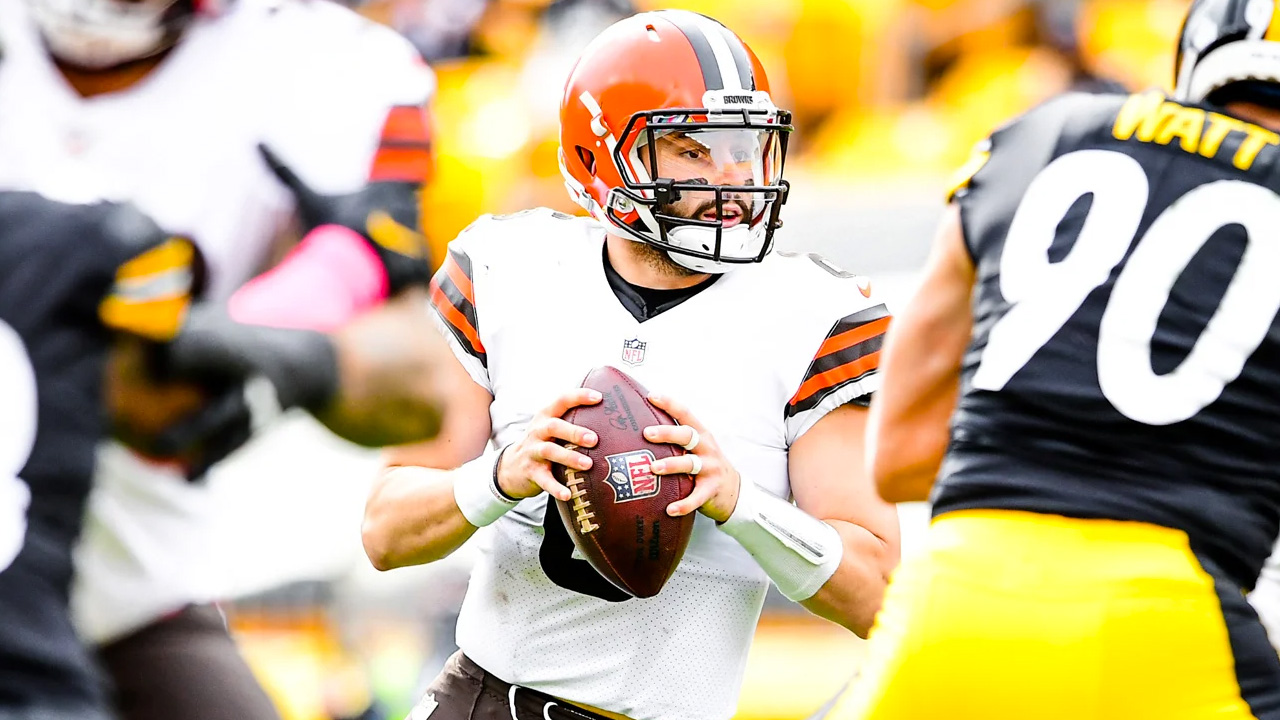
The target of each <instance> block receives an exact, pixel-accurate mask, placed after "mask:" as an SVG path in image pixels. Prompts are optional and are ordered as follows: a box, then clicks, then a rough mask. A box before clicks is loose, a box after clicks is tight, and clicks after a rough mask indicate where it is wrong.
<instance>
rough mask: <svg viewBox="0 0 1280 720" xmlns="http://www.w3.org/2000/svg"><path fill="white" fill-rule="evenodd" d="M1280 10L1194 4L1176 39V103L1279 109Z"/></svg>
mask: <svg viewBox="0 0 1280 720" xmlns="http://www.w3.org/2000/svg"><path fill="white" fill-rule="evenodd" d="M1278 10H1280V3H1278V2H1277V0H1195V2H1194V3H1193V4H1192V5H1191V9H1190V10H1189V11H1188V12H1187V19H1186V21H1185V22H1183V24H1182V33H1181V35H1180V36H1179V38H1178V58H1177V63H1176V64H1175V66H1174V91H1175V94H1176V96H1177V98H1178V99H1179V100H1182V101H1188V102H1199V101H1202V100H1209V101H1211V102H1217V103H1221V102H1224V101H1226V100H1227V99H1245V98H1247V99H1249V100H1254V101H1258V102H1262V103H1264V104H1268V105H1273V106H1280V12H1278Z"/></svg>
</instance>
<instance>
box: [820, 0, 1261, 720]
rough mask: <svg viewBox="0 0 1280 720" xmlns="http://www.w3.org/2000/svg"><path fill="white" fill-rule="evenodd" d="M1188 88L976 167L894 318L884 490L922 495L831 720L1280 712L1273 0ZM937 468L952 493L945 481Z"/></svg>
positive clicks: (1054, 116)
mask: <svg viewBox="0 0 1280 720" xmlns="http://www.w3.org/2000/svg"><path fill="white" fill-rule="evenodd" d="M1175 87H1176V92H1175V94H1174V95H1173V96H1166V95H1165V94H1163V93H1161V92H1159V91H1151V92H1144V93H1141V94H1136V95H1129V96H1124V95H1112V96H1101V95H1092V96H1091V95H1082V94H1069V95H1065V96H1062V97H1060V98H1058V99H1055V100H1052V101H1050V102H1048V103H1046V104H1044V105H1042V106H1041V107H1039V108H1037V109H1034V110H1032V111H1031V112H1029V113H1028V114H1026V115H1024V116H1023V117H1021V118H1020V119H1018V120H1015V121H1014V122H1012V123H1010V124H1009V125H1007V126H1005V127H1003V128H1001V129H999V130H997V131H996V132H995V133H994V134H993V135H992V136H991V137H990V138H989V140H988V141H987V142H985V143H984V144H983V145H981V146H980V147H979V149H978V152H977V154H976V155H975V158H974V161H973V162H972V163H971V165H970V166H969V167H968V169H967V170H966V171H965V172H964V173H963V174H962V179H963V182H962V183H961V184H960V186H959V187H958V188H957V190H956V192H955V194H954V196H953V202H952V203H951V206H950V208H949V209H948V210H947V213H946V215H945V218H944V220H943V222H942V224H941V227H940V230H939V232H938V235H937V239H936V244H935V247H934V250H933V253H932V256H931V257H930V259H929V261H928V263H927V266H926V268H925V271H924V281H923V284H922V285H921V288H920V290H919V292H918V294H917V295H916V296H915V298H914V299H913V300H912V301H911V303H910V304H909V305H908V306H907V308H906V310H905V312H903V313H902V314H901V315H900V316H899V317H898V318H897V322H896V324H895V326H894V328H893V330H892V331H891V332H890V333H889V339H888V344H887V347H886V349H885V360H884V366H885V367H884V374H885V380H884V388H883V390H882V391H881V395H880V398H879V401H878V402H877V404H876V406H875V407H874V409H873V410H874V411H873V413H872V415H873V417H872V422H871V429H870V438H871V439H870V454H871V457H872V465H873V475H874V478H875V481H876V484H877V486H878V488H879V490H880V493H881V494H882V495H883V496H884V497H885V498H886V499H888V500H891V501H908V500H925V499H926V498H928V499H931V500H932V502H933V522H932V524H931V526H930V529H929V532H928V536H927V540H926V543H925V551H924V552H923V553H922V554H921V555H920V556H919V557H918V558H913V559H911V560H908V561H906V562H904V563H903V565H902V567H901V568H899V570H898V571H897V573H896V574H895V575H894V580H893V583H892V584H891V585H890V587H889V589H888V592H887V597H886V600H885V605H884V609H883V610H882V611H881V613H880V615H879V617H878V619H877V626H876V629H875V630H874V631H873V632H872V637H871V647H870V650H869V655H868V658H869V659H868V667H867V668H865V669H864V672H863V676H862V679H861V681H860V683H858V684H857V686H856V687H855V688H854V690H853V691H852V692H851V695H850V698H849V700H848V702H847V704H846V705H845V706H844V707H843V708H842V709H840V710H837V711H836V712H835V713H833V715H832V717H834V718H841V720H844V719H846V718H859V719H865V718H876V719H880V718H884V719H888V718H930V717H948V718H983V719H984V720H998V719H1003V718H1028V717H1035V718H1043V719H1045V720H1054V719H1056V718H1064V719H1065V718H1073V719H1077V718H1098V719H1103V718H1116V719H1119V718H1125V719H1126V720H1132V719H1134V718H1152V719H1155V718H1160V719H1161V720H1177V719H1181V718H1186V719H1190V718H1207V717H1214V718H1259V719H1260V720H1265V719H1274V718H1280V659H1277V656H1276V653H1275V652H1274V651H1273V650H1272V649H1271V646H1270V645H1269V644H1268V642H1267V637H1266V633H1265V631H1264V630H1263V626H1262V624H1261V623H1260V622H1259V620H1258V617H1257V615H1256V614H1255V613H1254V612H1253V610H1252V609H1251V608H1250V607H1249V605H1248V604H1247V603H1246V601H1245V597H1244V593H1246V592H1248V591H1249V590H1250V589H1251V588H1252V587H1253V585H1254V582H1255V580H1256V579H1257V577H1258V573H1259V570H1260V569H1261V568H1262V565H1263V561H1264V560H1265V559H1266V558H1267V555H1268V554H1269V552H1270V550H1271V547H1272V543H1273V541H1274V540H1275V538H1276V534H1277V529H1278V527H1280V472H1278V470H1277V468H1280V462H1277V461H1280V454H1278V453H1277V445H1276V443H1275V436H1276V434H1277V432H1280V374H1277V367H1280V365H1278V364H1277V360H1278V359H1280V323H1278V322H1277V310H1280V284H1277V283H1276V282H1275V277H1274V276H1275V269H1276V267H1277V263H1280V242H1278V241H1277V234H1276V228H1277V227H1278V226H1277V223H1280V195H1278V194H1277V190H1280V132H1278V131H1280V7H1278V6H1277V3H1276V2H1274V1H1273V0H1260V1H1251V2H1229V1H1227V0H1197V2H1195V3H1194V4H1193V5H1192V6H1191V9H1190V11H1189V14H1188V16H1187V18H1186V21H1185V24H1184V26H1183V30H1182V35H1181V40H1180V45H1179V49H1178V56H1177V73H1176V85H1175ZM935 476H936V478H937V479H936V484H935Z"/></svg>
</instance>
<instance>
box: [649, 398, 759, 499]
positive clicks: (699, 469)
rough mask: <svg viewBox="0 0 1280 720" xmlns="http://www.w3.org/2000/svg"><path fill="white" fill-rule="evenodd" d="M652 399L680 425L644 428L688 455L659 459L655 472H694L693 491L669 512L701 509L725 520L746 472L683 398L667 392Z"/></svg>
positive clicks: (653, 437) (655, 439) (654, 438)
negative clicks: (733, 460) (680, 401)
mask: <svg viewBox="0 0 1280 720" xmlns="http://www.w3.org/2000/svg"><path fill="white" fill-rule="evenodd" d="M649 402H651V403H653V404H654V405H655V406H657V407H658V408H660V409H662V410H665V411H666V412H667V414H668V415H670V416H671V417H672V418H674V419H675V420H676V422H678V423H680V424H679V425H652V426H650V427H647V428H645V429H644V437H645V439H646V440H648V441H649V442H658V443H669V444H671V445H679V446H680V447H682V448H684V450H685V453H684V455H680V456H679V457H670V458H664V459H662V460H657V461H655V462H654V463H653V465H652V466H651V470H652V471H653V474H655V475H677V474H679V473H688V474H689V475H691V476H693V480H694V487H693V492H692V493H689V497H687V498H685V499H684V500H680V501H679V502H674V503H671V504H670V505H668V506H667V513H668V514H670V515H671V516H672V517H680V516H681V515H688V514H689V513H691V512H693V511H695V510H700V511H702V514H703V515H706V516H707V517H709V518H711V519H712V520H715V521H716V522H724V521H726V520H728V519H729V516H730V515H732V514H733V509H734V508H735V507H737V505H738V489H739V487H740V486H741V483H742V476H741V475H739V474H738V471H737V470H735V469H734V467H733V463H731V462H729V459H728V458H726V457H725V456H724V453H722V452H721V451H720V445H719V443H717V442H716V439H715V437H714V436H712V435H711V433H710V431H708V430H707V428H706V426H705V425H703V424H702V423H701V422H700V421H699V420H698V418H696V417H694V416H693V413H691V412H689V409H688V408H686V407H685V406H684V405H682V404H680V403H679V402H677V401H675V400H672V399H671V398H669V397H666V396H664V395H650V396H649Z"/></svg>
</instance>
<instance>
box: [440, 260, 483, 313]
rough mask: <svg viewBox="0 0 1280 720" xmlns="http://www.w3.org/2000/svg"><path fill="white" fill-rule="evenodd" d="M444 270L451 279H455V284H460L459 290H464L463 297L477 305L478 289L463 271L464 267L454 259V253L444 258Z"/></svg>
mask: <svg viewBox="0 0 1280 720" xmlns="http://www.w3.org/2000/svg"><path fill="white" fill-rule="evenodd" d="M444 270H445V272H447V273H448V274H449V279H450V280H452V281H453V284H454V285H457V286H458V290H459V291H461V292H462V297H464V298H466V299H467V302H469V303H471V304H472V305H475V304H476V291H475V288H474V287H473V286H472V285H471V278H469V277H467V274H466V273H464V272H462V268H461V267H459V265H458V262H457V261H456V260H454V259H453V255H450V256H449V257H447V258H445V259H444Z"/></svg>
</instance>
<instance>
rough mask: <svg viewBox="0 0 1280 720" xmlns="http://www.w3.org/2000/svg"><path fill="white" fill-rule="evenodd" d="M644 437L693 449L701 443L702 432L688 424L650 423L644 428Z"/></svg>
mask: <svg viewBox="0 0 1280 720" xmlns="http://www.w3.org/2000/svg"><path fill="white" fill-rule="evenodd" d="M644 439H645V440H648V441H649V442H654V443H667V444H669V445H679V446H680V447H682V448H684V449H685V450H693V449H694V448H696V447H698V445H699V444H701V442H702V433H700V432H698V431H697V430H696V429H695V428H693V427H692V426H690V425H650V426H649V427H647V428H645V429H644Z"/></svg>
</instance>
